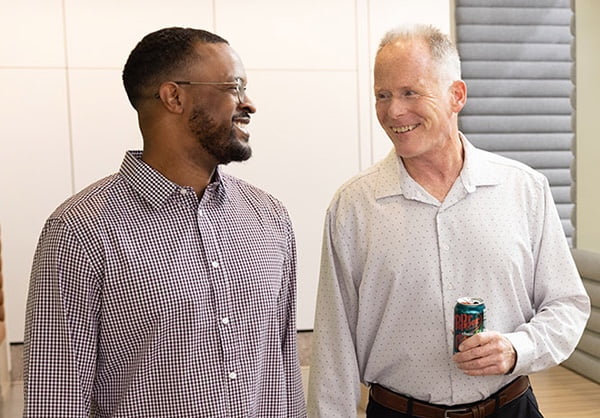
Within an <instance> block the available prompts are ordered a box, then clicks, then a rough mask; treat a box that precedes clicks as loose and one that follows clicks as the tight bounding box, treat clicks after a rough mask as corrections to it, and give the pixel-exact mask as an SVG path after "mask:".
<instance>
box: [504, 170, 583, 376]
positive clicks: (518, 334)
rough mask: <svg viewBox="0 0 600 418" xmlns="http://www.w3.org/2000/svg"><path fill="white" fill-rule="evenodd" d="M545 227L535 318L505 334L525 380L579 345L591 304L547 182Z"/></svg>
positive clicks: (537, 247)
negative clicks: (526, 376)
mask: <svg viewBox="0 0 600 418" xmlns="http://www.w3.org/2000/svg"><path fill="white" fill-rule="evenodd" d="M540 202H541V203H540V205H539V206H540V207H538V208H532V210H534V209H538V211H537V213H538V214H540V215H539V216H540V219H539V223H540V225H541V226H540V228H539V229H538V233H537V238H536V242H535V243H534V256H535V260H536V268H535V278H534V290H533V295H530V298H531V299H532V302H533V305H534V309H535V314H534V316H533V318H532V319H531V320H530V321H529V322H528V323H525V324H523V325H521V326H519V327H517V329H516V330H515V331H514V332H512V333H509V334H507V335H506V337H507V338H508V339H509V340H510V341H511V343H512V344H513V346H514V348H515V350H516V352H517V364H516V365H515V368H514V370H513V372H512V374H514V375H522V374H529V373H534V372H538V371H540V370H544V369H546V368H549V367H552V366H556V365H558V364H560V363H561V362H562V361H564V360H566V359H567V358H568V357H569V356H570V355H571V353H572V352H573V350H574V349H575V346H576V345H577V343H578V342H579V339H580V338H581V335H582V333H583V330H584V328H585V324H586V321H587V319H588V317H589V315H590V309H591V308H590V299H589V297H588V295H587V294H586V292H585V289H584V287H583V283H582V281H581V277H580V276H579V273H578V271H577V268H576V266H575V262H574V261H573V257H572V255H571V251H570V249H569V246H568V243H567V241H566V239H565V236H564V232H563V228H562V225H561V223H560V218H559V216H558V212H557V210H556V206H555V204H554V201H553V199H552V194H551V191H550V187H549V185H548V182H547V181H545V179H544V191H543V198H542V199H540Z"/></svg>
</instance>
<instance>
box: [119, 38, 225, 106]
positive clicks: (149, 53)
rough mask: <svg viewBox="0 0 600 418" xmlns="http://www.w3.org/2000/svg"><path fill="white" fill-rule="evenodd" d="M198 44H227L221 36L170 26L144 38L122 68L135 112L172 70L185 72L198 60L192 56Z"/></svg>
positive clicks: (124, 82)
mask: <svg viewBox="0 0 600 418" xmlns="http://www.w3.org/2000/svg"><path fill="white" fill-rule="evenodd" d="M197 42H202V43H226V44H228V45H229V42H227V41H226V40H225V39H223V38H221V37H220V36H218V35H215V34H214V33H211V32H208V31H205V30H201V29H191V28H179V27H171V28H164V29H160V30H158V31H156V32H152V33H150V34H148V35H146V36H144V38H143V39H142V40H141V41H140V42H139V43H138V44H137V45H136V47H135V48H134V49H133V50H132V51H131V53H130V54H129V58H128V59H127V62H126V63H125V67H124V68H123V85H124V86H125V91H126V92H127V97H128V98H129V102H130V103H131V105H132V106H133V107H134V108H135V109H137V108H138V104H139V102H140V100H141V99H143V98H144V97H150V95H153V94H154V93H156V91H155V90H157V89H158V86H159V85H160V83H162V82H164V81H165V80H168V79H169V76H170V75H171V74H173V72H174V71H180V70H183V69H185V68H186V67H187V65H188V64H189V63H190V62H191V61H192V60H193V59H195V58H197V55H195V54H194V53H193V50H194V44H195V43H197Z"/></svg>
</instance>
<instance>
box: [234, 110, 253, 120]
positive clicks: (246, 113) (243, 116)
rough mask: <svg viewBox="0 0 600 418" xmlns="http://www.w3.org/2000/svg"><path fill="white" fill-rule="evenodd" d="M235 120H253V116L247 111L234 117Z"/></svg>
mask: <svg viewBox="0 0 600 418" xmlns="http://www.w3.org/2000/svg"><path fill="white" fill-rule="evenodd" d="M233 119H251V116H250V113H248V112H247V111H243V112H240V113H236V114H235V115H233Z"/></svg>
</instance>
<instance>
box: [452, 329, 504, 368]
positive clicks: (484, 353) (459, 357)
mask: <svg viewBox="0 0 600 418" xmlns="http://www.w3.org/2000/svg"><path fill="white" fill-rule="evenodd" d="M459 350H460V352H459V353H457V354H455V355H454V357H453V360H454V361H455V363H456V365H457V366H458V368H459V369H461V370H463V371H464V373H465V374H467V375H470V376H483V375H495V374H505V373H507V372H508V371H509V370H511V369H512V368H513V366H514V364H515V362H516V353H515V350H514V348H513V346H512V344H511V343H510V341H509V340H508V339H507V338H506V337H504V336H503V335H502V334H500V333H498V332H495V331H488V332H482V333H479V334H475V335H474V336H472V337H470V338H468V339H466V340H465V341H464V342H463V343H462V344H461V345H460V346H459Z"/></svg>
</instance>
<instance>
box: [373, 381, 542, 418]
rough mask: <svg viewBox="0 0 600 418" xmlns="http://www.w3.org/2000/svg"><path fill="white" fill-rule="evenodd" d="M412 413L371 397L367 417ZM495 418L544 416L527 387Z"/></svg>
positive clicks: (402, 416)
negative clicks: (386, 405) (394, 408)
mask: <svg viewBox="0 0 600 418" xmlns="http://www.w3.org/2000/svg"><path fill="white" fill-rule="evenodd" d="M409 417H412V415H406V414H402V413H400V412H396V411H393V410H391V409H389V408H386V407H385V406H383V405H380V404H378V403H377V402H375V401H374V400H373V399H372V398H371V397H369V403H368V404H367V418H409ZM490 417H493V418H543V415H542V413H541V412H540V410H539V409H538V404H537V400H536V399H535V395H534V394H533V391H532V390H531V388H529V389H527V392H525V393H524V394H523V395H521V396H520V397H519V398H517V399H515V400H514V401H512V402H510V403H508V404H506V405H504V406H503V407H502V408H500V409H498V410H497V411H496V413H494V414H493V415H490Z"/></svg>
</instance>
